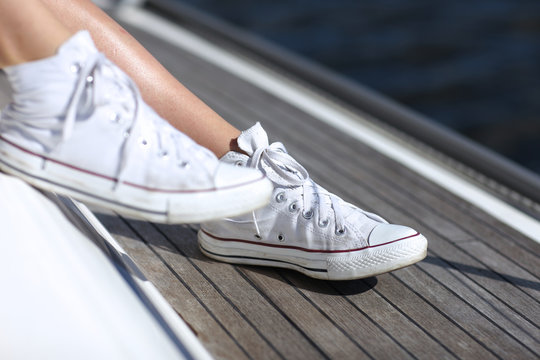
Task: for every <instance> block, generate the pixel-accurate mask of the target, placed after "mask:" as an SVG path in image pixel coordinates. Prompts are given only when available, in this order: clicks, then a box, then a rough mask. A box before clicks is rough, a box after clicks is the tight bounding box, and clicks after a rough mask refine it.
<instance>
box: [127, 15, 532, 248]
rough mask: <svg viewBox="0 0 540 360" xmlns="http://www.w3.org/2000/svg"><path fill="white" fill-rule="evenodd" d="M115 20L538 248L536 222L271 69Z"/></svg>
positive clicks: (167, 26)
mask: <svg viewBox="0 0 540 360" xmlns="http://www.w3.org/2000/svg"><path fill="white" fill-rule="evenodd" d="M117 16H118V17H119V18H120V19H121V20H122V21H124V22H126V23H128V24H130V25H133V26H135V27H138V28H140V29H143V30H144V31H146V32H148V33H150V34H153V35H154V36H156V37H159V38H161V39H163V40H165V41H168V42H170V43H171V44H173V45H175V46H178V47H179V48H182V49H185V50H186V51H189V52H191V53H193V54H195V55H197V56H199V57H200V58H202V59H204V60H206V61H208V62H209V63H212V64H214V65H216V66H218V67H220V68H222V69H224V70H226V71H228V72H230V73H232V74H234V75H236V76H237V77H239V78H241V79H243V80H245V81H247V82H250V83H252V84H254V85H256V86H257V87H259V88H261V89H264V90H265V91H267V92H269V93H271V94H272V95H274V96H276V97H278V98H281V99H282V100H284V101H286V102H288V103H290V104H292V105H294V106H296V107H298V108H299V109H302V110H303V111H305V112H306V113H308V114H310V115H312V116H313V117H315V118H317V119H319V120H320V121H322V122H325V123H327V124H329V125H331V126H333V127H335V128H336V129H339V130H341V131H343V132H344V133H346V134H348V135H351V136H353V137H355V138H356V139H358V140H360V141H362V142H363V143H365V144H367V145H368V146H370V147H372V148H373V149H376V150H377V151H379V152H380V153H382V154H384V155H386V156H388V157H389V158H392V159H394V160H396V161H398V162H400V163H401V164H403V165H405V166H407V167H408V168H409V169H411V170H413V171H415V172H416V173H418V174H420V175H422V176H423V177H425V178H427V179H429V180H431V181H433V182H434V183H436V184H438V185H439V186H441V187H443V188H445V189H446V190H448V191H450V192H451V193H453V194H454V195H457V196H459V197H460V198H462V199H463V200H465V201H467V202H469V203H471V204H473V205H475V206H476V207H478V208H480V209H482V210H483V211H485V212H486V213H488V214H490V215H491V216H493V217H494V218H496V219H498V220H499V221H501V222H502V223H505V224H507V225H508V226H510V227H512V228H514V229H515V230H517V231H519V232H520V233H522V234H524V235H526V236H528V237H530V238H531V239H533V240H534V241H536V242H538V243H540V222H539V221H538V220H536V219H534V218H532V217H531V216H528V215H527V214H525V213H523V212H522V211H519V210H518V209H516V208H514V207H512V206H510V205H508V204H507V203H505V202H503V201H501V200H499V199H497V198H496V197H494V196H492V195H491V194H489V193H488V192H486V191H484V190H483V189H481V188H479V187H477V186H475V185H474V184H472V183H470V182H468V181H467V180H465V179H463V178H461V177H460V176H458V175H456V174H455V173H453V172H451V171H449V170H447V169H445V168H444V167H442V166H441V165H439V164H437V163H435V162H433V161H430V160H428V159H426V158H424V157H422V156H420V155H419V154H417V153H416V152H414V151H412V150H410V149H409V148H407V147H405V146H402V145H400V144H399V143H397V142H395V141H393V140H392V139H391V138H390V137H389V136H386V135H385V134H383V133H382V132H381V131H377V130H374V129H373V128H372V127H371V126H369V125H367V124H366V123H365V122H364V123H362V121H361V119H359V118H358V117H357V116H355V115H353V114H349V113H347V112H346V111H344V110H342V109H338V108H337V107H335V106H332V105H331V104H329V103H328V102H326V101H325V100H324V99H323V98H321V97H319V96H317V95H316V94H314V93H312V92H310V91H308V90H307V89H305V88H302V87H300V86H298V85H296V84H293V83H292V82H290V81H287V80H286V79H284V78H283V77H281V76H279V75H278V74H275V73H273V72H271V71H270V70H268V69H265V68H262V67H260V66H257V65H255V64H253V63H251V62H249V61H247V60H246V59H243V58H240V57H238V56H235V55H234V54H232V53H230V52H228V51H226V50H223V49H221V48H219V47H217V46H215V45H213V44H212V43H210V42H208V41H206V40H205V39H203V38H201V37H199V36H197V35H195V34H193V33H191V32H189V31H187V30H185V29H183V28H181V27H180V26H178V25H176V24H174V23H172V22H169V21H167V20H165V19H163V18H162V17H159V16H157V15H154V14H152V13H150V12H148V11H145V10H142V9H139V8H134V7H121V8H120V9H119V10H118V12H117Z"/></svg>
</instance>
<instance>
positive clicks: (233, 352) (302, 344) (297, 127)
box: [101, 29, 540, 359]
mask: <svg viewBox="0 0 540 360" xmlns="http://www.w3.org/2000/svg"><path fill="white" fill-rule="evenodd" d="M130 30H132V32H133V33H134V35H135V36H136V37H137V38H139V40H140V41H141V42H142V43H143V44H144V45H145V46H147V47H148V48H149V49H150V51H151V52H153V53H154V54H155V55H156V57H157V58H158V59H159V60H160V61H162V62H163V63H164V65H165V66H166V67H167V68H168V69H169V70H170V71H171V73H172V74H173V75H175V76H176V77H177V78H179V79H180V80H181V81H182V82H183V83H184V84H185V85H186V86H188V87H189V88H190V89H192V91H194V93H196V94H197V95H199V96H200V97H201V98H202V99H203V100H204V101H206V102H207V103H208V104H209V105H210V106H211V107H212V108H214V109H215V110H216V111H217V112H218V113H219V114H221V115H222V116H223V117H225V118H226V119H228V120H229V121H231V122H232V123H233V125H235V126H237V127H238V128H240V129H245V128H247V127H249V126H251V125H252V124H253V123H254V122H256V121H262V122H263V124H264V127H265V129H266V130H267V131H268V132H269V135H270V140H271V141H274V140H279V141H282V142H283V143H284V144H285V145H286V147H287V149H288V150H289V152H290V153H292V154H294V156H295V157H296V158H297V160H299V161H300V162H301V163H302V164H303V165H304V166H305V167H306V168H307V169H309V171H310V175H311V176H312V177H313V178H314V179H315V180H316V181H318V182H319V183H320V184H321V185H323V186H324V187H326V188H330V189H331V190H332V191H334V192H335V193H336V194H337V195H339V196H342V197H344V198H346V199H347V200H350V201H351V202H354V203H356V204H358V205H360V206H361V207H363V208H364V209H366V210H368V211H374V212H376V213H380V214H382V215H383V216H384V217H386V218H388V219H390V220H391V221H392V222H396V223H403V224H407V225H410V226H412V227H414V228H416V229H418V230H420V231H421V232H422V233H423V234H424V235H426V237H427V238H428V240H429V253H428V257H427V258H426V260H424V261H423V262H420V263H419V264H416V265H414V266H411V267H409V268H406V269H402V270H399V271H396V272H393V273H391V274H384V275H381V276H378V277H377V278H369V279H364V280H358V281H344V282H330V281H319V280H314V279H310V278H307V277H305V276H303V275H301V274H298V273H296V272H293V271H288V270H280V269H272V268H262V267H250V266H235V265H230V264H224V263H219V262H215V261H213V260H210V259H206V258H205V257H204V256H203V255H202V254H201V253H200V251H199V250H198V248H197V245H196V231H195V230H193V229H191V228H188V227H182V226H169V225H155V224H149V223H144V222H138V221H131V220H127V221H126V220H124V219H122V218H118V217H116V218H115V217H112V216H101V219H102V221H103V222H104V223H105V225H106V226H107V227H108V229H109V230H110V231H111V232H112V233H113V235H114V236H115V237H117V238H118V239H119V241H120V243H121V244H122V245H123V246H124V247H125V249H126V251H127V252H128V253H129V254H130V255H131V256H132V257H133V258H134V260H135V261H136V262H137V263H138V264H139V266H140V267H141V269H142V271H143V272H144V273H145V274H146V276H147V277H148V278H149V279H150V280H151V281H152V282H153V283H154V284H155V285H156V286H157V287H158V289H159V290H160V291H161V292H162V293H163V294H164V295H165V297H166V298H167V299H168V300H169V302H170V303H171V304H172V306H173V307H174V308H175V309H176V311H177V312H178V313H179V314H180V315H181V316H182V317H183V318H184V320H185V321H186V322H187V323H188V324H189V325H190V326H191V327H192V328H193V329H194V331H195V332H196V333H197V335H198V337H199V338H200V339H201V341H202V342H203V344H204V345H205V346H206V347H207V348H208V349H209V351H210V352H211V353H212V354H213V355H214V356H215V357H216V358H220V359H221V358H223V359H241V358H252V359H260V358H261V359H262V358H265V359H266V358H268V359H275V358H284V359H302V358H309V359H318V358H351V359H353V358H354V359H356V358H366V359H387V358H399V359H406V358H411V359H433V358H437V359H478V358H481V359H490V358H498V359H506V358H520V359H537V358H538V357H539V356H540V325H539V324H540V319H539V317H540V311H539V310H540V305H539V303H540V301H539V296H538V295H539V291H540V279H539V275H540V266H539V265H540V244H537V243H535V242H533V241H531V240H530V239H528V238H527V237H526V236H524V235H523V234H521V233H519V232H517V231H516V230H514V229H511V228H510V227H508V226H507V225H504V224H502V223H500V222H499V221H498V220H496V219H494V218H493V217H491V216H490V215H488V214H486V213H485V212H483V211H480V210H478V209H477V208H475V207H474V206H472V205H470V204H469V203H467V202H465V201H463V200H462V199H459V198H457V197H456V196H455V195H453V194H451V193H449V192H448V191H446V190H444V189H442V188H440V187H439V186H438V185H436V184H434V183H433V182H431V181H428V180H426V179H423V178H421V177H419V176H418V175H417V174H416V173H414V172H412V171H411V170H409V169H407V168H405V167H403V166H402V165H400V164H398V163H396V162H395V161H394V160H391V159H389V158H387V157H385V156H383V155H381V154H379V153H378V152H376V151H374V150H373V149H371V148H369V147H367V146H366V145H364V144H362V143H360V142H358V141H357V140H355V139H353V138H352V137H350V136H347V135H346V134H343V133H341V132H340V131H338V130H336V129H334V128H332V127H330V126H328V125H326V124H322V123H320V122H318V121H317V120H315V119H314V118H312V117H311V116H310V115H308V114H306V113H304V112H303V111H301V110H299V109H297V108H295V107H294V106H291V105H290V104H287V103H285V102H283V101H282V100H280V99H278V98H276V97H275V96H272V95H270V94H268V93H266V92H265V91H263V90H261V89H258V88H256V87H254V86H253V85H251V84H248V83H246V82H245V81H243V80H240V79H238V78H236V77H234V76H233V75H231V74H228V73H225V72H224V71H223V70H221V69H219V68H217V67H215V66H213V65H210V64H208V63H206V62H204V61H202V60H201V59H199V58H197V57H196V56H193V55H192V54H188V53H186V52H185V51H182V50H180V49H177V48H175V47H174V46H171V45H169V44H167V43H164V42H163V41H162V40H159V39H156V38H154V37H152V36H150V35H148V34H146V33H144V32H141V31H138V30H136V29H130Z"/></svg>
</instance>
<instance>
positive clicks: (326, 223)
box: [318, 219, 330, 228]
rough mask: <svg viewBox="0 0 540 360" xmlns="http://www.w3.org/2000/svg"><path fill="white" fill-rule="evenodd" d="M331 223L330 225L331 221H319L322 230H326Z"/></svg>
mask: <svg viewBox="0 0 540 360" xmlns="http://www.w3.org/2000/svg"><path fill="white" fill-rule="evenodd" d="M329 223H330V220H328V219H324V220H319V222H318V225H319V227H320V228H325V227H327V226H328V224H329Z"/></svg>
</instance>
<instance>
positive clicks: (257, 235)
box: [254, 234, 262, 240]
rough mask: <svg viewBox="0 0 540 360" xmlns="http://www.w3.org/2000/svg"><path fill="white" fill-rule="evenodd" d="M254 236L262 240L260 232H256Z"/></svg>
mask: <svg viewBox="0 0 540 360" xmlns="http://www.w3.org/2000/svg"><path fill="white" fill-rule="evenodd" d="M254 236H255V239H257V240H261V239H262V236H261V235H259V234H255V235H254Z"/></svg>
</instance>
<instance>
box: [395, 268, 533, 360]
mask: <svg viewBox="0 0 540 360" xmlns="http://www.w3.org/2000/svg"><path fill="white" fill-rule="evenodd" d="M417 268H418V267H417ZM390 276H392V277H393V278H394V279H396V280H397V281H398V282H399V283H401V284H402V285H403V286H405V287H406V288H407V289H409V291H411V292H413V293H414V294H415V295H416V296H418V297H419V298H420V299H422V301H424V302H425V303H426V304H428V305H429V306H430V307H431V308H432V309H434V310H435V311H436V312H437V313H439V314H440V315H441V316H442V317H444V318H445V319H446V320H447V321H448V322H450V323H451V324H453V325H454V326H455V327H457V328H458V329H459V330H461V331H462V332H463V333H464V334H467V336H468V337H470V338H471V339H473V340H474V341H475V342H476V343H477V344H479V345H480V346H481V347H483V348H484V349H485V350H487V351H488V352H489V353H491V354H492V355H493V356H495V357H497V358H498V359H503V357H502V356H501V355H499V354H497V353H496V352H495V351H494V350H493V349H492V348H491V347H490V346H488V345H487V344H485V343H484V342H483V341H482V340H480V339H479V338H478V337H477V336H476V335H474V334H472V333H471V332H470V331H469V330H467V329H466V328H465V327H463V325H461V324H460V323H458V322H457V321H455V320H454V319H453V318H452V317H450V316H448V315H447V314H446V313H445V312H444V311H442V310H441V309H440V308H438V307H437V306H436V305H434V304H432V303H431V302H430V301H429V300H428V299H426V298H425V297H424V296H423V295H422V294H420V293H419V292H418V291H416V290H415V289H413V288H412V287H410V286H409V284H407V283H406V282H405V281H403V280H402V279H401V278H399V276H397V275H396V274H394V273H391V274H390ZM428 276H429V275H428ZM429 277H431V278H432V279H433V277H432V276H429ZM454 295H455V294H454ZM456 298H457V299H458V300H459V301H461V302H464V303H465V304H467V303H466V302H465V301H463V300H462V299H461V298H460V297H459V296H456ZM467 305H468V304H467ZM470 308H471V309H473V311H474V310H475V309H474V307H473V306H470ZM479 314H480V315H481V316H482V317H485V316H483V315H482V314H481V313H479ZM488 320H489V319H488ZM489 322H490V323H492V324H493V322H492V321H489ZM493 325H495V324H493ZM495 327H496V328H498V329H500V327H499V326H497V325H495ZM501 330H502V329H501ZM507 335H510V334H507ZM510 337H511V338H514V337H513V336H511V335H510ZM518 343H519V342H518ZM520 345H522V346H523V344H520ZM523 347H524V348H526V349H527V350H529V351H530V349H529V348H528V347H527V346H523ZM531 352H532V351H531ZM532 353H533V354H534V352H532Z"/></svg>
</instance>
